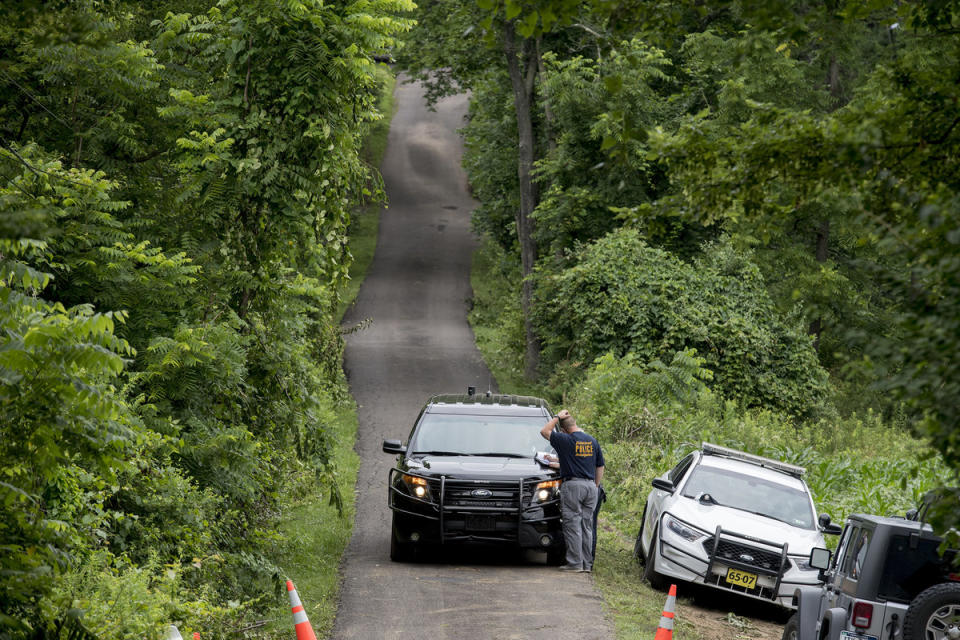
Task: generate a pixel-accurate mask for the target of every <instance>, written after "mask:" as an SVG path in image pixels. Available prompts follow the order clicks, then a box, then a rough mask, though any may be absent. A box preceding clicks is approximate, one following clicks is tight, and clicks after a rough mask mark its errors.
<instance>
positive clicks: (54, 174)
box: [0, 0, 412, 637]
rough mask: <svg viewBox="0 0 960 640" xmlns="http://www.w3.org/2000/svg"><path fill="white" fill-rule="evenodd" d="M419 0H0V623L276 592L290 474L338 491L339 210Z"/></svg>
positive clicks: (102, 619) (202, 619)
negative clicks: (334, 436) (378, 67)
mask: <svg viewBox="0 0 960 640" xmlns="http://www.w3.org/2000/svg"><path fill="white" fill-rule="evenodd" d="M411 8H412V5H411V4H410V3H409V2H406V1H405V0H375V1H373V2H369V1H363V2H356V3H353V2H333V3H328V2H319V1H315V0H302V1H292V2H284V3H276V2H271V1H263V2H260V1H257V2H246V1H244V2H235V1H233V0H223V1H222V2H205V1H202V0H199V1H196V2H188V3H170V2H151V3H135V2H123V1H117V2H92V1H91V2H73V3H56V4H50V5H44V6H39V5H37V4H35V3H18V2H14V3H4V5H3V8H2V9H0V91H2V95H3V96H4V99H3V101H2V102H0V178H2V180H0V325H2V327H3V329H4V331H3V334H2V336H0V504H2V505H3V512H4V517H3V518H2V519H0V541H2V542H0V601H2V602H3V603H4V604H3V607H2V612H0V637H24V636H32V637H60V636H61V635H63V636H64V637H66V636H67V635H70V637H79V635H83V634H92V635H94V636H99V637H160V635H162V633H163V629H164V627H165V625H167V624H169V623H171V622H174V621H179V622H181V623H185V624H186V626H187V628H191V627H192V628H203V629H206V630H210V634H211V636H212V637H215V636H217V635H227V634H229V633H230V632H231V631H232V630H236V629H237V628H239V627H240V626H241V625H243V624H244V623H245V622H244V621H249V619H250V618H251V617H252V616H254V615H256V614H257V612H258V611H261V610H263V609H264V608H266V607H269V606H270V605H271V604H272V603H273V598H274V597H276V594H277V592H278V590H279V578H280V576H279V575H278V569H277V567H276V566H274V565H273V564H272V563H271V561H270V560H269V559H268V557H267V556H266V555H265V554H264V550H265V549H266V548H267V547H268V546H269V545H268V544H267V543H270V542H271V541H272V538H273V537H274V536H275V535H276V534H275V533H273V531H274V530H275V527H274V526H273V525H274V524H275V520H276V507H277V504H278V500H279V497H280V496H281V494H282V492H283V490H284V489H285V488H287V487H289V486H290V483H291V482H292V481H300V479H302V478H303V477H313V478H315V479H316V481H319V482H325V483H326V484H327V485H328V491H329V493H330V494H331V496H332V498H331V499H332V500H334V501H336V499H337V497H338V495H339V494H338V488H337V486H336V484H335V482H334V481H333V478H334V476H335V473H336V470H335V468H334V467H333V465H332V461H331V459H330V454H329V450H330V447H329V441H328V435H327V430H328V425H329V423H330V421H331V420H332V416H333V410H334V408H335V407H336V405H337V403H338V402H340V401H341V399H342V398H343V397H344V394H345V390H344V384H343V381H342V379H341V373H340V352H341V348H342V341H341V338H340V335H339V329H338V327H337V320H336V317H335V314H336V303H337V297H338V292H339V290H340V288H341V286H342V282H343V280H344V276H345V274H346V270H347V268H348V266H349V261H350V254H349V251H348V249H347V247H346V229H347V224H348V222H349V217H350V211H351V209H352V208H353V207H355V206H356V205H357V204H358V203H360V202H362V201H364V200H366V199H368V198H370V197H372V196H376V195H378V191H379V189H378V188H377V184H378V182H377V180H378V177H377V176H376V172H375V171H373V170H371V168H370V167H368V166H367V165H366V164H365V163H364V162H363V161H362V160H361V156H360V154H359V148H360V145H361V141H362V138H363V136H364V134H365V132H366V131H367V129H368V127H369V125H370V123H372V122H374V121H376V120H377V119H379V118H380V117H381V114H380V113H379V112H378V111H377V108H376V100H377V97H378V95H379V84H378V80H377V77H376V74H375V73H374V69H375V66H374V63H373V61H372V56H373V54H374V53H377V52H380V51H382V50H383V49H385V48H387V47H390V46H391V45H392V43H393V38H394V36H395V35H396V34H397V33H399V32H401V31H403V30H404V29H406V28H408V27H409V25H410V22H409V20H407V19H406V18H402V17H398V16H400V15H402V13H403V12H405V11H408V10H410V9H411ZM71 634H72V635H71ZM78 634H79V635H78Z"/></svg>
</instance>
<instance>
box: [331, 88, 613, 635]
mask: <svg viewBox="0 0 960 640" xmlns="http://www.w3.org/2000/svg"><path fill="white" fill-rule="evenodd" d="M396 98H397V105H398V110H397V113H396V115H395V116H394V119H393V125H392V129H391V132H390V139H389V144H388V147H387V153H386V157H385V158H384V164H383V168H382V171H383V176H384V180H385V182H386V188H387V193H388V195H389V198H390V208H389V209H388V210H387V211H386V212H385V213H384V214H383V217H382V219H381V226H380V237H379V241H378V246H377V252H376V258H375V260H374V263H373V265H372V267H371V270H370V273H369V275H368V277H367V279H366V281H365V282H364V284H363V287H362V288H361V290H360V295H359V297H358V299H357V302H356V304H355V305H354V307H353V308H352V309H351V311H350V312H349V313H348V314H347V317H346V319H345V321H344V322H345V324H346V325H352V324H355V323H358V322H360V321H362V320H364V319H367V318H369V319H370V320H371V323H370V325H369V327H367V328H366V329H364V330H362V331H359V332H356V333H353V334H351V335H350V336H349V337H348V340H347V350H346V358H345V362H346V368H347V373H348V376H349V379H350V387H351V390H352V392H353V395H354V397H355V398H356V399H357V402H358V403H359V405H360V412H359V418H360V429H359V434H358V438H357V450H358V452H359V453H360V456H361V458H362V464H361V467H360V474H359V478H358V480H357V515H356V523H355V526H354V533H353V539H352V540H351V542H350V546H349V548H348V550H347V554H346V557H345V560H344V566H343V589H342V598H341V602H340V607H339V610H338V613H337V620H336V626H335V629H334V634H333V635H334V637H335V638H343V639H347V638H349V639H357V640H372V639H375V638H411V639H412V638H417V639H421V638H425V639H428V640H441V639H444V638H469V639H470V640H480V639H484V638H490V639H494V638H496V639H497V640H504V639H507V638H525V639H538V638H543V639H547V638H549V639H550V640H557V639H561V638H562V639H570V640H574V639H576V640H584V639H591V638H612V637H613V632H612V630H611V627H610V625H609V624H608V623H607V622H606V621H605V619H604V617H603V612H602V609H601V603H600V597H599V594H598V593H597V592H596V590H595V589H594V588H593V583H592V582H591V579H590V577H589V576H587V575H585V574H573V575H568V574H561V573H560V572H559V571H557V569H556V568H554V567H547V566H544V564H543V558H542V556H541V555H538V554H529V555H528V556H526V557H524V556H518V555H515V554H491V553H478V552H476V551H473V550H468V551H459V552H455V551H454V552H446V553H444V554H443V555H442V556H438V557H437V558H434V559H431V560H428V561H427V562H426V563H418V564H396V563H392V562H391V561H390V558H389V549H390V542H389V536H390V512H389V509H387V505H386V501H387V489H386V479H387V472H388V469H389V468H390V467H391V465H392V464H393V463H394V458H393V457H392V456H389V455H387V454H384V453H382V452H381V450H380V447H381V443H382V441H383V439H384V438H389V437H394V438H402V439H404V440H406V437H407V435H408V434H409V432H410V428H411V426H412V424H413V421H414V419H415V418H416V416H417V413H418V411H419V410H420V407H421V406H422V404H423V402H424V401H425V400H426V398H427V397H428V396H429V395H430V394H433V393H438V392H461V391H464V390H466V388H467V386H468V385H474V386H476V387H477V388H478V389H479V390H481V391H482V390H486V388H487V386H488V384H489V373H488V371H487V368H486V366H485V365H484V363H483V361H482V360H481V358H480V354H479V352H478V351H477V349H476V347H475V346H474V340H473V334H472V332H471V330H470V327H469V325H468V324H467V320H466V313H467V300H468V299H469V297H470V282H469V270H470V253H471V251H472V249H473V248H474V245H475V238H474V237H473V236H472V234H471V232H470V211H471V210H472V208H473V207H474V206H475V202H474V201H473V200H472V199H471V198H470V196H469V194H468V193H467V191H466V180H465V176H464V173H463V170H462V169H461V167H460V155H461V151H462V145H461V142H460V139H459V137H458V135H457V133H456V130H457V129H458V128H460V127H462V126H463V115H464V113H465V112H466V103H467V101H466V98H465V97H463V96H459V97H455V98H449V99H446V100H444V101H443V102H441V103H440V104H438V105H437V111H436V112H430V111H428V110H427V109H426V107H425V105H424V103H423V99H422V92H421V89H420V88H419V86H417V85H398V87H397V92H396ZM507 391H509V390H507Z"/></svg>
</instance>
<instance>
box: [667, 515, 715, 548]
mask: <svg viewBox="0 0 960 640" xmlns="http://www.w3.org/2000/svg"><path fill="white" fill-rule="evenodd" d="M663 522H664V524H666V525H667V529H669V530H670V531H672V532H673V533H675V534H677V535H678V536H680V537H681V538H683V539H684V540H687V541H689V542H696V541H697V540H699V539H700V538H704V537H706V535H707V534H705V533H701V532H699V531H697V530H696V529H691V528H690V527H688V526H686V525H685V524H682V523H681V522H680V521H679V520H676V519H674V518H672V517H670V516H669V515H667V516H664V518H663Z"/></svg>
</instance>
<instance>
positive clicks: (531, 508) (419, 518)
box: [383, 394, 565, 562]
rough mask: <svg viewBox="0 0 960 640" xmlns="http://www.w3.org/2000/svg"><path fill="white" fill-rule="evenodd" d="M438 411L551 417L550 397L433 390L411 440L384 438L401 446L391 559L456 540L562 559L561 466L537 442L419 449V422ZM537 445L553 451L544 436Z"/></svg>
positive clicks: (393, 474)
mask: <svg viewBox="0 0 960 640" xmlns="http://www.w3.org/2000/svg"><path fill="white" fill-rule="evenodd" d="M436 416H442V417H443V418H444V419H446V420H451V421H460V420H461V419H462V421H463V422H464V423H469V424H472V423H473V421H478V420H481V421H482V420H485V419H488V418H489V419H502V418H507V419H520V420H523V421H524V422H525V423H527V424H529V425H535V424H539V425H541V426H542V425H543V424H545V423H546V422H547V421H548V420H550V418H551V414H550V410H549V408H548V407H547V404H546V402H545V401H543V400H541V399H540V398H534V397H528V396H512V395H499V394H487V395H476V394H460V395H438V396H433V397H432V398H430V400H429V401H428V402H427V403H426V405H425V406H424V407H423V409H422V410H421V412H420V415H419V416H418V417H417V420H416V422H415V424H414V427H413V429H412V430H411V432H410V436H409V438H408V440H407V444H406V445H405V444H403V443H401V441H400V440H384V442H383V451H384V452H386V453H394V454H398V458H397V466H396V467H395V468H394V469H391V470H390V475H389V482H388V505H389V507H390V509H391V510H392V512H393V514H392V516H393V526H392V532H391V546H390V556H391V559H393V560H397V561H402V560H409V559H412V558H413V557H415V556H416V555H417V553H418V551H420V550H422V549H424V548H427V547H434V546H437V545H451V544H494V545H508V546H513V547H520V548H528V549H537V550H542V551H546V552H547V554H548V561H550V562H557V561H559V560H560V559H562V557H563V554H564V552H565V548H564V546H563V535H562V533H561V523H560V499H559V485H560V480H559V474H558V473H557V472H556V471H555V470H554V469H551V468H549V467H548V466H546V465H544V464H541V463H539V462H537V461H536V459H535V453H536V452H535V451H532V450H530V451H529V456H528V457H521V456H520V455H516V454H515V455H509V456H503V457H501V456H497V455H491V454H468V453H463V452H458V450H457V447H456V446H455V444H453V445H450V447H449V448H450V449H451V451H436V452H429V453H419V452H417V451H415V450H413V448H412V445H414V444H416V442H417V437H418V429H420V427H421V425H422V424H423V423H424V421H425V420H427V419H429V418H434V417H436ZM530 428H532V427H530V426H525V427H524V430H525V431H527V430H529V429H530ZM537 438H540V436H539V434H537ZM408 446H409V447H410V450H409V451H408ZM527 446H528V448H529V447H530V443H529V442H528V443H527ZM538 447H539V450H541V451H547V452H552V449H551V447H550V445H549V444H548V443H547V442H546V441H545V440H543V439H542V438H540V440H539V444H538ZM418 492H419V494H420V495H417V494H418Z"/></svg>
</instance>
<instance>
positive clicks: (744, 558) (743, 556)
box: [740, 553, 753, 562]
mask: <svg viewBox="0 0 960 640" xmlns="http://www.w3.org/2000/svg"><path fill="white" fill-rule="evenodd" d="M740 560H741V561H742V562H753V556H751V555H749V554H746V553H741V554H740Z"/></svg>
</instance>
